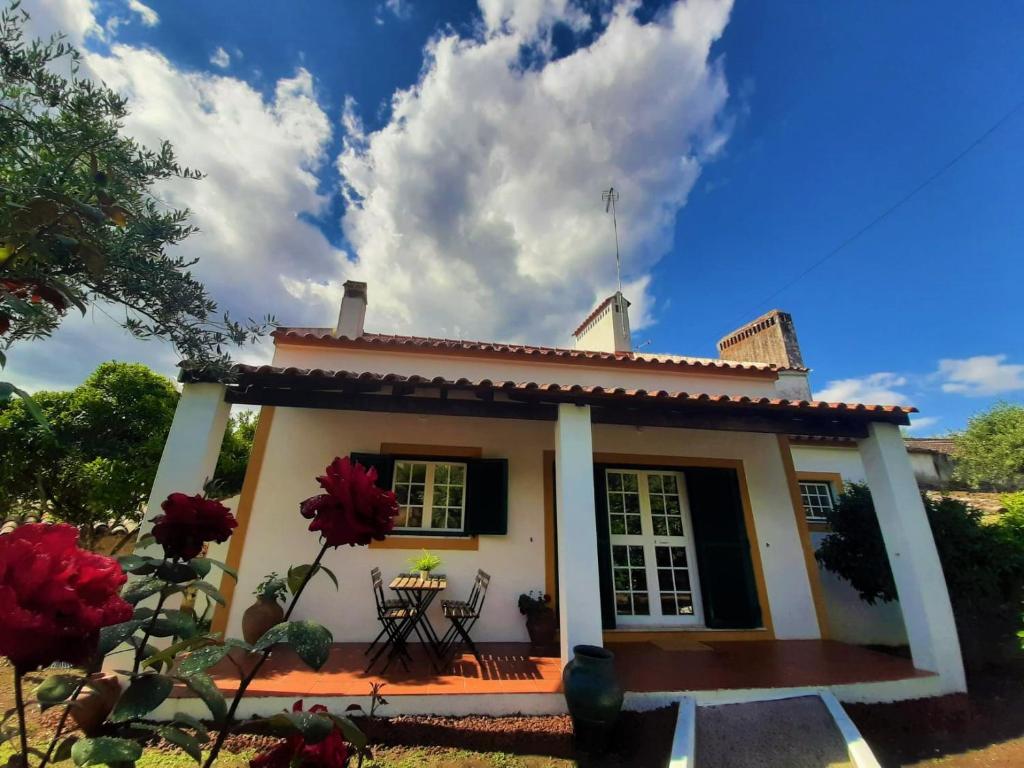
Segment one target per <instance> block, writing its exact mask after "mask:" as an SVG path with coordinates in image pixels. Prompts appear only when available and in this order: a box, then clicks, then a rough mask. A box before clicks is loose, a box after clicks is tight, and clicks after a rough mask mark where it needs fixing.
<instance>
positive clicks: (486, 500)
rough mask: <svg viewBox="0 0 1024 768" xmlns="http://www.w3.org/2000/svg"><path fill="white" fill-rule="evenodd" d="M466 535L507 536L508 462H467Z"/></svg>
mask: <svg viewBox="0 0 1024 768" xmlns="http://www.w3.org/2000/svg"><path fill="white" fill-rule="evenodd" d="M465 531H466V533H469V534H482V535H485V536H504V535H505V534H507V533H508V459H469V460H468V461H467V462H466V526H465Z"/></svg>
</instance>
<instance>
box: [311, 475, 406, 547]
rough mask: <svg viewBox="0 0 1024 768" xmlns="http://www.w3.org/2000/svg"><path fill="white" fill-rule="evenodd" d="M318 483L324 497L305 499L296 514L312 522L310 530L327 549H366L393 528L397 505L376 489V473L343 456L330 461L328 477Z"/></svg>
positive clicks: (390, 492) (385, 492)
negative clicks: (318, 536)
mask: <svg viewBox="0 0 1024 768" xmlns="http://www.w3.org/2000/svg"><path fill="white" fill-rule="evenodd" d="M317 480H318V481H319V482H320V487H321V488H323V489H324V490H325V491H327V493H321V494H320V495H319V496H311V497H310V498H308V499H306V500H305V501H304V502H302V504H301V505H300V506H299V512H301V513H302V516H303V517H305V518H306V519H309V520H312V521H313V522H312V523H310V524H309V530H311V531H319V532H320V535H321V536H323V538H324V542H325V543H327V544H328V545H329V546H332V547H340V546H341V545H342V544H350V545H352V546H355V545H357V544H358V545H360V546H365V545H367V544H369V543H370V540H371V539H377V540H378V541H380V540H381V539H383V538H384V537H385V536H386V535H387V534H389V533H391V529H392V528H394V527H395V515H397V514H398V502H397V501H396V499H395V494H394V492H392V491H384V490H381V489H380V488H378V487H377V486H376V485H375V483H376V482H377V470H376V469H374V468H372V467H371V468H370V469H369V470H367V469H365V468H364V467H363V465H362V464H360V463H359V462H356V463H355V464H353V463H352V462H351V461H350V460H349V458H348V456H346V457H345V458H343V459H335V460H334V461H332V462H331V463H330V465H329V466H328V467H327V474H325V475H321V476H320V477H318V478H317Z"/></svg>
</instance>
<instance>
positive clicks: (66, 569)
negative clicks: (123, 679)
mask: <svg viewBox="0 0 1024 768" xmlns="http://www.w3.org/2000/svg"><path fill="white" fill-rule="evenodd" d="M77 544H78V531H77V530H75V528H73V527H72V526H70V525H66V524H63V523H61V524H58V525H49V524H45V523H34V524H30V525H23V526H21V527H20V528H18V529H17V530H15V531H14V532H12V533H10V534H8V535H6V536H0V619H2V621H0V654H2V655H4V656H6V657H7V658H8V659H10V660H11V663H12V664H13V665H14V667H15V669H16V670H17V671H18V672H19V673H24V672H26V671H29V670H31V669H36V668H38V667H44V666H49V665H50V664H52V663H53V662H55V661H64V662H67V663H69V664H85V663H87V662H89V661H90V660H91V659H92V657H93V655H94V654H95V653H96V647H97V643H98V641H99V632H100V629H102V628H103V627H107V626H110V625H112V624H118V623H120V622H123V621H128V620H129V619H130V618H131V617H132V606H131V605H130V604H128V603H127V602H125V601H124V600H123V599H122V598H121V597H120V596H119V595H118V592H119V591H120V589H121V587H122V586H123V585H124V583H125V581H126V580H127V577H126V576H125V574H124V571H122V570H121V566H120V565H118V564H117V561H115V560H114V559H113V558H110V557H105V556H103V555H97V554H93V553H92V552H86V551H84V550H81V549H79V548H78V546H77Z"/></svg>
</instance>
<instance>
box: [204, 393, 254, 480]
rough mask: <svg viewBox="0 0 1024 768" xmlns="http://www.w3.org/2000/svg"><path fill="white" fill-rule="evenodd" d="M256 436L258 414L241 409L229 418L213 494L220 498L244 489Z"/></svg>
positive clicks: (218, 460)
mask: <svg viewBox="0 0 1024 768" xmlns="http://www.w3.org/2000/svg"><path fill="white" fill-rule="evenodd" d="M255 436H256V414H255V412H253V411H240V412H239V413H237V414H236V415H233V416H231V417H230V418H229V419H228V428H227V431H226V432H225V433H224V442H223V444H222V445H221V448H220V456H219V457H218V458H217V472H216V474H215V476H214V478H215V480H216V483H215V485H214V488H213V491H214V493H213V495H214V496H217V497H220V498H227V497H228V496H234V495H235V494H236V493H238V492H239V491H241V490H242V481H243V480H245V469H246V467H247V466H248V465H249V453H250V452H251V451H252V441H253V438H254V437H255Z"/></svg>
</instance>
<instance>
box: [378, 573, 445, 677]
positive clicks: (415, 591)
mask: <svg viewBox="0 0 1024 768" xmlns="http://www.w3.org/2000/svg"><path fill="white" fill-rule="evenodd" d="M388 588H389V589H391V590H393V591H394V592H396V593H397V594H398V596H399V597H400V598H402V599H403V600H405V602H406V603H407V604H408V605H409V606H410V607H412V608H414V609H415V610H414V611H411V612H410V616H409V618H407V619H406V620H405V622H404V624H403V625H402V627H401V628H400V629H399V631H398V640H397V642H396V644H395V645H396V646H397V647H396V649H395V651H393V653H399V652H400V651H399V650H398V649H399V648H403V647H404V646H405V642H406V640H407V639H408V637H409V635H410V634H412V632H413V631H414V630H415V631H416V634H417V635H419V636H420V639H422V640H424V641H425V642H424V645H427V646H429V650H430V651H432V652H433V653H432V655H433V657H434V658H433V659H431V663H432V664H433V666H434V669H435V671H437V672H438V673H440V672H441V669H440V667H439V666H438V662H439V661H441V639H440V638H439V637H438V636H437V632H436V631H434V627H433V625H432V624H431V623H430V618H429V617H428V616H427V609H428V608H429V607H430V604H431V603H433V602H434V599H435V598H436V597H437V596H438V595H439V594H441V593H442V592H443V591H444V590H446V589H447V588H448V579H447V578H446V577H445V576H444V575H443V574H437V575H435V576H431V577H430V578H427V579H421V578H420V577H419V575H417V574H412V573H400V574H398V576H396V577H395V578H394V579H392V580H391V583H390V584H388Z"/></svg>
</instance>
